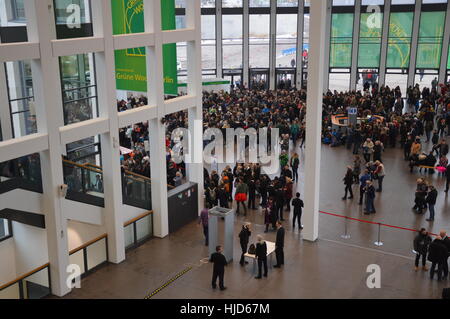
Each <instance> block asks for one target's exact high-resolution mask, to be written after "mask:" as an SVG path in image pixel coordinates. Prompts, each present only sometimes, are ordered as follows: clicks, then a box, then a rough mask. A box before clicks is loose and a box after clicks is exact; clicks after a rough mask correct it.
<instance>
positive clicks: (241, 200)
mask: <svg viewBox="0 0 450 319" xmlns="http://www.w3.org/2000/svg"><path fill="white" fill-rule="evenodd" d="M247 193H248V186H247V184H245V183H244V181H243V180H242V179H239V180H238V182H237V186H236V194H235V195H234V199H235V200H236V206H237V208H236V214H237V215H239V207H240V205H239V204H242V206H244V216H247V206H245V202H246V201H247Z"/></svg>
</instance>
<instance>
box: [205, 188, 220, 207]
mask: <svg viewBox="0 0 450 319" xmlns="http://www.w3.org/2000/svg"><path fill="white" fill-rule="evenodd" d="M205 195H206V201H207V202H208V205H209V207H210V208H213V207H215V206H217V187H216V185H215V184H214V182H210V183H209V184H208V187H207V188H206V190H205Z"/></svg>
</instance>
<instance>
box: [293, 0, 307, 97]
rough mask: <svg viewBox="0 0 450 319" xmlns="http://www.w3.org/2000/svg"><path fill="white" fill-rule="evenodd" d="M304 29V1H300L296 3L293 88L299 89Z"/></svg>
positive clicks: (301, 77)
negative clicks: (295, 48)
mask: <svg viewBox="0 0 450 319" xmlns="http://www.w3.org/2000/svg"><path fill="white" fill-rule="evenodd" d="M304 28H305V0H300V1H299V2H298V15H297V52H296V57H295V67H296V72H297V74H296V76H295V78H296V81H295V87H296V88H297V89H301V87H302V79H303V63H302V60H303V59H302V53H303V35H304V31H305V30H304Z"/></svg>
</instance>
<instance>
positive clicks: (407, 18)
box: [386, 12, 414, 68]
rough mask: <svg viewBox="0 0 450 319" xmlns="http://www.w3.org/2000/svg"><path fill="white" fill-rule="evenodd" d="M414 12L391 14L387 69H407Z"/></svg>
mask: <svg viewBox="0 0 450 319" xmlns="http://www.w3.org/2000/svg"><path fill="white" fill-rule="evenodd" d="M413 18H414V12H392V13H391V19H390V21H389V39H388V51H387V62H386V63H387V65H386V66H387V67H388V68H407V67H409V58H410V51H411V37H412V27H413Z"/></svg>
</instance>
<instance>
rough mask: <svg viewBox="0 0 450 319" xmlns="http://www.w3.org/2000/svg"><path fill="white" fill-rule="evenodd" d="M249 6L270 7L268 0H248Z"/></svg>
mask: <svg viewBox="0 0 450 319" xmlns="http://www.w3.org/2000/svg"><path fill="white" fill-rule="evenodd" d="M249 6H250V7H270V0H250V2H249Z"/></svg>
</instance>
